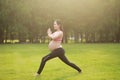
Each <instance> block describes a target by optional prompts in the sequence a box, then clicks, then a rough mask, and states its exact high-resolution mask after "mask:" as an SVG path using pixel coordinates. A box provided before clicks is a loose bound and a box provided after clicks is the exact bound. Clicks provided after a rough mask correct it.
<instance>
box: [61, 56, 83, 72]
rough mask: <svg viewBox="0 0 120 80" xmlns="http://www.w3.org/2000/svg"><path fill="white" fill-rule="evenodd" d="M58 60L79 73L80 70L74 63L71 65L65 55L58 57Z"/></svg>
mask: <svg viewBox="0 0 120 80" xmlns="http://www.w3.org/2000/svg"><path fill="white" fill-rule="evenodd" d="M59 58H60V59H61V60H62V61H63V62H64V63H66V64H67V65H69V66H71V67H72V68H74V69H76V70H77V71H78V72H81V69H80V68H79V67H78V66H76V65H75V64H74V63H71V62H70V61H69V60H68V59H67V58H66V56H65V54H63V55H61V56H59Z"/></svg>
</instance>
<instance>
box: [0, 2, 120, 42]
mask: <svg viewBox="0 0 120 80" xmlns="http://www.w3.org/2000/svg"><path fill="white" fill-rule="evenodd" d="M55 19H61V21H62V23H63V27H64V40H63V42H64V43H69V42H75V43H80V42H82V43H83V42H85V43H96V42H99V43H101V42H102V43H103V42H115V43H119V42H120V0H0V43H14V40H17V41H18V43H26V42H29V43H45V42H48V41H49V40H48V39H47V34H46V31H47V28H48V27H51V28H52V26H53V21H54V20H55ZM8 40H10V41H8Z"/></svg>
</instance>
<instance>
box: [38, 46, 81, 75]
mask: <svg viewBox="0 0 120 80" xmlns="http://www.w3.org/2000/svg"><path fill="white" fill-rule="evenodd" d="M55 57H59V58H60V60H62V61H63V62H64V63H66V64H67V65H69V66H71V67H72V68H74V69H76V70H77V71H78V72H81V69H80V68H79V67H78V66H76V65H75V64H73V63H71V62H69V60H68V59H67V58H66V56H65V51H64V49H63V48H58V49H55V50H54V51H52V52H51V53H50V54H48V55H46V56H45V57H43V58H42V61H41V64H40V67H39V69H38V72H37V73H38V74H41V72H42V70H43V68H44V66H45V63H46V62H47V61H48V60H50V59H52V58H55Z"/></svg>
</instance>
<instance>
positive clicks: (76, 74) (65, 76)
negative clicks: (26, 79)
mask: <svg viewBox="0 0 120 80" xmlns="http://www.w3.org/2000/svg"><path fill="white" fill-rule="evenodd" d="M81 74H82V73H70V74H63V75H62V76H59V77H56V78H55V79H52V80H66V79H67V78H73V77H75V76H80V75H81ZM33 80H44V78H43V77H42V76H39V77H35V78H34V79H33ZM46 80H51V79H50V78H49V79H46Z"/></svg>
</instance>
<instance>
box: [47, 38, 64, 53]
mask: <svg viewBox="0 0 120 80" xmlns="http://www.w3.org/2000/svg"><path fill="white" fill-rule="evenodd" d="M60 47H62V46H61V41H53V40H52V41H51V42H50V43H49V45H48V48H49V49H50V50H51V51H53V50H55V49H57V48H60Z"/></svg>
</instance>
